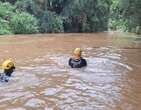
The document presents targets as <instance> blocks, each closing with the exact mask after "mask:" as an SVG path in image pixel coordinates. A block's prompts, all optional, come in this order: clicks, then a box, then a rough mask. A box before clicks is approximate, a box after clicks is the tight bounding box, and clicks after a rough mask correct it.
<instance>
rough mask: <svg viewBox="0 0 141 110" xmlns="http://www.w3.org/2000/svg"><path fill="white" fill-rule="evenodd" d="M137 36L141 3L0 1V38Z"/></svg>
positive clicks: (129, 0) (122, 0) (113, 0)
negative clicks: (60, 34) (79, 34)
mask: <svg viewBox="0 0 141 110" xmlns="http://www.w3.org/2000/svg"><path fill="white" fill-rule="evenodd" d="M108 30H114V31H124V32H134V33H138V34H141V0H0V34H31V33H47V32H48V33H53V32H102V31H108Z"/></svg>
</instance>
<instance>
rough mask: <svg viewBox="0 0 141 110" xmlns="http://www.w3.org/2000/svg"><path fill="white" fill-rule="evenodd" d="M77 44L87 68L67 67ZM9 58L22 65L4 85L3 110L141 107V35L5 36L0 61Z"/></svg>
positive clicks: (1, 87)
mask: <svg viewBox="0 0 141 110" xmlns="http://www.w3.org/2000/svg"><path fill="white" fill-rule="evenodd" d="M76 47H81V48H82V50H83V57H84V58H86V60H87V62H88V66H87V67H85V68H81V69H71V68H70V67H69V66H68V59H69V57H71V55H72V51H73V49H74V48H76ZM9 57H10V58H13V59H14V61H15V65H16V67H17V68H16V71H15V72H14V74H13V76H12V77H11V78H10V80H9V82H8V83H0V110H141V36H137V35H134V34H128V33H118V32H109V33H108V32H105V33H96V34H37V35H12V36H1V37H0V62H2V60H3V59H5V58H9ZM0 71H1V72H2V70H0Z"/></svg>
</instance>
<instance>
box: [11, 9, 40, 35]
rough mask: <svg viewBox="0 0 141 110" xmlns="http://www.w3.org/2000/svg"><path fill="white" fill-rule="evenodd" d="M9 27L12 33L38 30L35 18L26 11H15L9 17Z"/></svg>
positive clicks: (26, 32) (28, 32) (27, 32)
mask: <svg viewBox="0 0 141 110" xmlns="http://www.w3.org/2000/svg"><path fill="white" fill-rule="evenodd" d="M10 27H11V29H12V31H13V33H14V34H24V33H25V34H31V33H36V32H38V22H37V20H36V18H35V17H34V16H32V15H30V14H28V13H25V12H22V13H16V14H15V15H14V16H12V17H11V20H10Z"/></svg>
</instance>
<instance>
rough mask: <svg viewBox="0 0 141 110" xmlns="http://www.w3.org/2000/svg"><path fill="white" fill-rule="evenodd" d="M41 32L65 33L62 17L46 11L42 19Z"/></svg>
mask: <svg viewBox="0 0 141 110" xmlns="http://www.w3.org/2000/svg"><path fill="white" fill-rule="evenodd" d="M41 32H64V27H63V19H62V17H60V16H57V15H56V14H55V13H52V12H50V11H45V12H44V14H43V17H42V18H41Z"/></svg>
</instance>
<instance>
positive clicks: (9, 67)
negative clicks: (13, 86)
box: [2, 59, 15, 76]
mask: <svg viewBox="0 0 141 110" xmlns="http://www.w3.org/2000/svg"><path fill="white" fill-rule="evenodd" d="M2 68H3V69H4V73H5V74H6V75H7V76H11V74H12V73H13V72H14V70H15V66H14V63H13V61H12V59H7V60H5V61H4V62H3V63H2Z"/></svg>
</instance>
